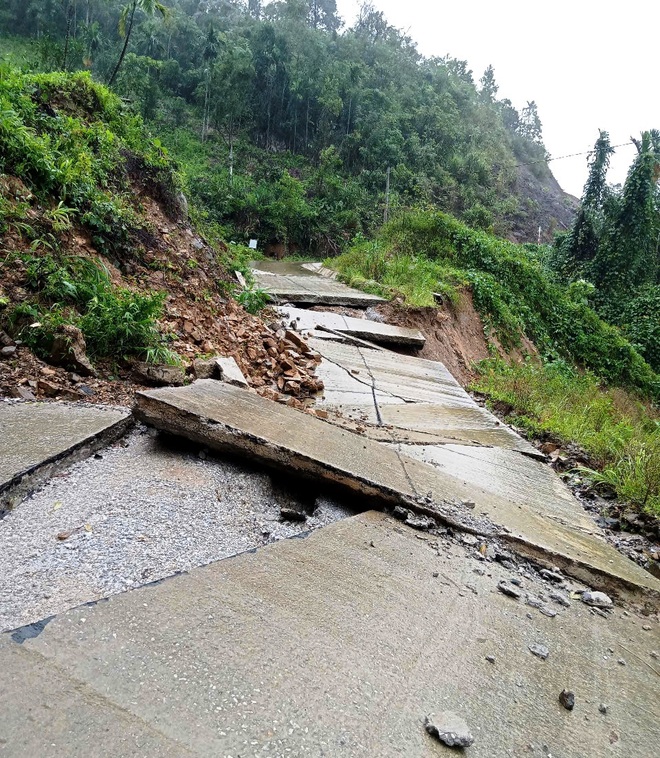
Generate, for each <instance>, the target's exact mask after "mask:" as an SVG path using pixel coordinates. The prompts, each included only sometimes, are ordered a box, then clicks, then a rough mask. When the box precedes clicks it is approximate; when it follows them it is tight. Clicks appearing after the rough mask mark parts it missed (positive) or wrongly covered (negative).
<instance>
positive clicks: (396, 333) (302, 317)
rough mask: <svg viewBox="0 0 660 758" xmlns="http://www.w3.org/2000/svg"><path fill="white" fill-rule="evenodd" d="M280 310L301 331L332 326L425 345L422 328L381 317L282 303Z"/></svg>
mask: <svg viewBox="0 0 660 758" xmlns="http://www.w3.org/2000/svg"><path fill="white" fill-rule="evenodd" d="M277 312H278V313H279V314H280V315H281V316H282V317H283V318H284V319H286V321H287V323H295V324H296V329H298V330H299V331H304V332H310V331H314V330H315V329H318V328H321V327H322V328H324V329H330V330H332V331H334V332H339V333H340V334H348V335H351V336H353V337H361V338H363V339H365V340H370V341H371V342H376V343H379V344H384V345H385V344H391V345H403V346H408V347H415V348H422V347H424V345H425V343H426V337H424V335H423V334H422V333H421V332H420V331H419V329H408V328H405V327H399V326H391V325H390V324H384V323H381V322H380V321H370V320H369V319H366V318H364V319H362V318H351V317H350V316H343V315H342V314H341V313H328V312H323V311H310V310H306V309H304V308H293V307H291V306H280V307H279V308H277Z"/></svg>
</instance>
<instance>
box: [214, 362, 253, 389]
mask: <svg viewBox="0 0 660 758" xmlns="http://www.w3.org/2000/svg"><path fill="white" fill-rule="evenodd" d="M215 363H216V365H217V367H218V370H219V372H220V378H221V379H222V381H223V382H227V384H233V385H234V386H235V387H243V388H245V389H247V387H248V383H247V381H246V379H245V377H244V376H243V372H242V371H241V370H240V368H239V367H238V363H236V361H235V360H234V359H233V358H232V357H231V356H222V357H220V358H216V359H215Z"/></svg>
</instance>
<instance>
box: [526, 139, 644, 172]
mask: <svg viewBox="0 0 660 758" xmlns="http://www.w3.org/2000/svg"><path fill="white" fill-rule="evenodd" d="M634 144H635V143H634V142H622V143H621V144H620V145H612V146H611V149H612V150H615V149H616V148H617V147H626V146H627V145H634ZM595 152H596V151H595V150H585V151H584V152H582V153H571V154H570V155H558V156H557V157H556V158H540V159H539V160H537V161H530V162H529V163H516V166H533V165H534V164H535V163H550V161H561V160H563V159H564V158H577V157H578V156H579V155H590V154H591V153H595Z"/></svg>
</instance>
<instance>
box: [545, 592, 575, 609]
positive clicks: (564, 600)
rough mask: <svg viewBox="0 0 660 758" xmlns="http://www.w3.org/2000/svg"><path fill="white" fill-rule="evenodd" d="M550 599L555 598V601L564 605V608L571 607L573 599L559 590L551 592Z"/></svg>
mask: <svg viewBox="0 0 660 758" xmlns="http://www.w3.org/2000/svg"><path fill="white" fill-rule="evenodd" d="M549 597H550V600H554V602H555V603H557V604H558V605H563V606H564V608H570V605H571V601H570V600H569V599H568V596H567V595H565V594H564V593H563V592H559V590H555V591H554V592H550V593H549Z"/></svg>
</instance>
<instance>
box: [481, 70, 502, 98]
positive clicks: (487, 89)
mask: <svg viewBox="0 0 660 758" xmlns="http://www.w3.org/2000/svg"><path fill="white" fill-rule="evenodd" d="M479 83H480V84H481V91H480V95H481V99H482V100H484V101H485V102H487V103H492V102H494V101H495V98H496V97H497V90H498V89H499V87H498V86H497V82H496V81H495V69H494V68H493V67H492V66H488V68H487V69H486V70H485V71H484V75H483V76H482V77H481V79H479Z"/></svg>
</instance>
